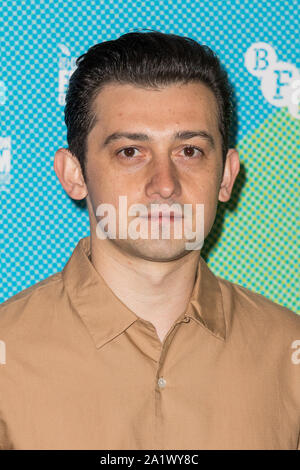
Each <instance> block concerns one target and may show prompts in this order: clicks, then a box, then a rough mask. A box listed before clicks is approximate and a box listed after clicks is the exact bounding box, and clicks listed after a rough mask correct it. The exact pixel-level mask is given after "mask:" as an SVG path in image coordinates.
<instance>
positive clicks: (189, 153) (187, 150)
mask: <svg viewBox="0 0 300 470" xmlns="http://www.w3.org/2000/svg"><path fill="white" fill-rule="evenodd" d="M195 150H196V152H195ZM183 151H184V157H185V158H188V159H189V158H197V157H198V156H201V155H202V156H203V155H204V152H203V150H201V149H200V148H199V147H195V146H194V145H188V146H186V147H184V148H183Z"/></svg>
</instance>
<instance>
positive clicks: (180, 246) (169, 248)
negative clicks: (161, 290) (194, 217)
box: [115, 239, 189, 261]
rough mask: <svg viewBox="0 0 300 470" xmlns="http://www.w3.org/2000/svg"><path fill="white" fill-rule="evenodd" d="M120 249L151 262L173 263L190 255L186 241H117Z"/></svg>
mask: <svg viewBox="0 0 300 470" xmlns="http://www.w3.org/2000/svg"><path fill="white" fill-rule="evenodd" d="M124 242H126V243H124ZM115 243H116V244H117V245H118V247H119V249H121V250H122V251H126V252H127V253H128V254H130V255H132V256H135V257H137V258H142V259H146V260H150V261H172V260H175V259H178V258H181V257H182V256H185V255H186V254H187V253H189V251H188V250H186V248H185V243H186V241H185V240H142V239H138V240H131V241H130V240H116V241H115Z"/></svg>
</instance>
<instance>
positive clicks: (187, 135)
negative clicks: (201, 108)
mask: <svg viewBox="0 0 300 470" xmlns="http://www.w3.org/2000/svg"><path fill="white" fill-rule="evenodd" d="M123 137H125V138H127V139H131V140H142V141H150V140H151V138H150V137H149V136H148V135H147V134H142V133H139V132H114V133H113V134H110V135H109V136H107V137H106V139H105V141H104V143H103V147H105V146H107V145H108V144H109V143H111V142H113V141H115V140H119V139H121V138H123ZM172 137H173V139H174V140H182V139H192V138H193V137H201V138H202V139H205V140H207V142H208V143H209V144H210V146H211V147H212V148H213V149H215V141H214V138H213V136H212V135H211V134H209V133H208V132H206V131H203V130H197V131H189V130H187V131H179V132H175V133H174V134H173V136H172Z"/></svg>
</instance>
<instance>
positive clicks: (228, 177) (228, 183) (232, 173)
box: [219, 149, 240, 202]
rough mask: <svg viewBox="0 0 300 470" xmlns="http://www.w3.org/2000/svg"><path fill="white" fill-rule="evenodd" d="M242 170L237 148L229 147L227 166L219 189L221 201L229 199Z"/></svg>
mask: <svg viewBox="0 0 300 470" xmlns="http://www.w3.org/2000/svg"><path fill="white" fill-rule="evenodd" d="M239 171H240V160H239V154H238V151H237V150H236V149H229V150H228V152H227V155H226V160H225V167H224V172H223V177H222V182H221V186H220V191H219V201H222V202H226V201H229V199H230V196H231V192H232V188H233V184H234V182H235V180H236V177H237V175H238V173H239Z"/></svg>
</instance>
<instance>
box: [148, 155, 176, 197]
mask: <svg viewBox="0 0 300 470" xmlns="http://www.w3.org/2000/svg"><path fill="white" fill-rule="evenodd" d="M180 194H181V185H180V182H179V176H178V173H177V170H176V167H175V165H174V163H173V162H172V161H171V159H169V158H168V159H165V160H164V161H162V159H161V160H160V161H155V162H154V161H153V167H152V169H151V174H150V177H149V181H148V183H147V184H146V195H147V197H149V198H157V197H161V198H163V199H169V198H174V197H178V196H180Z"/></svg>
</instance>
